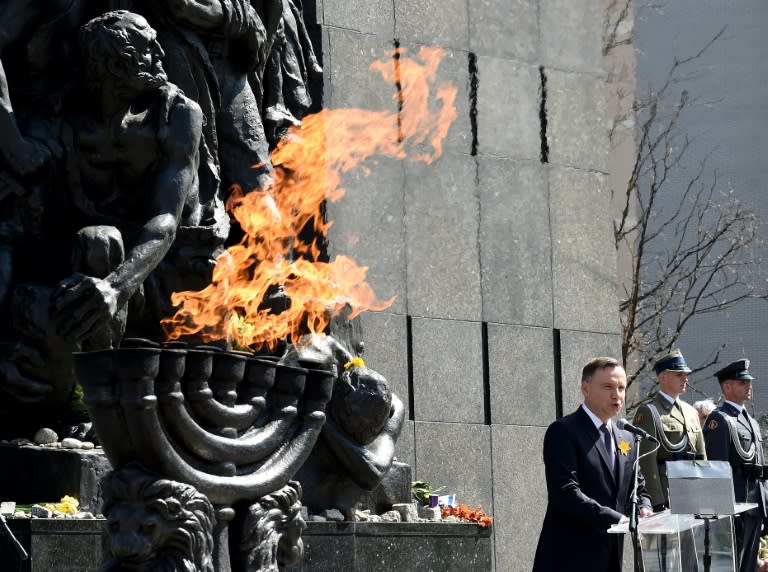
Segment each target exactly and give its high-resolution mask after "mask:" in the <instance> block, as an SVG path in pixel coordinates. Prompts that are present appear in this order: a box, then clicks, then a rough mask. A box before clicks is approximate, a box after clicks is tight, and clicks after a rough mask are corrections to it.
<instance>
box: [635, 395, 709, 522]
mask: <svg viewBox="0 0 768 572" xmlns="http://www.w3.org/2000/svg"><path fill="white" fill-rule="evenodd" d="M675 403H677V404H679V407H678V406H676V405H675V404H673V403H670V402H669V400H667V399H666V398H665V397H664V396H663V395H660V394H656V396H655V397H654V398H653V399H652V400H651V401H650V405H653V406H654V407H655V408H656V410H657V411H658V412H659V418H660V420H661V428H662V431H663V432H664V435H665V436H666V440H667V441H668V442H669V443H671V444H673V445H674V444H676V443H679V442H680V441H681V439H682V438H683V435H686V434H687V435H688V447H687V452H688V453H694V454H698V455H699V456H700V457H701V458H704V459H705V458H706V452H705V444H704V433H703V432H702V430H701V425H700V423H699V414H698V413H697V412H696V410H695V409H694V408H693V407H692V406H691V405H689V404H687V403H686V402H685V401H681V400H680V399H677V400H676V402H675ZM634 424H635V425H636V426H637V427H640V428H641V429H644V430H645V431H646V432H648V433H649V434H650V435H652V436H653V437H655V438H656V439H658V440H659V441H660V443H661V446H660V447H659V448H658V450H656V452H654V453H651V454H650V455H646V456H645V457H643V458H641V459H640V468H641V469H642V471H643V476H644V477H645V487H646V488H647V489H648V494H650V495H651V502H652V503H653V506H657V505H662V504H663V505H665V506H667V507H668V506H669V484H668V482H667V466H666V462H667V461H675V460H681V458H680V457H679V456H676V455H675V454H674V453H672V452H671V451H669V450H668V449H667V448H666V447H665V446H664V439H661V438H660V437H659V434H658V433H659V432H658V429H657V427H656V424H655V423H654V421H653V417H652V415H651V411H650V409H649V408H648V404H643V405H641V406H640V407H638V409H637V412H636V413H635V419H634ZM654 447H655V444H653V443H651V442H650V441H649V440H648V439H644V440H643V441H642V443H641V444H640V453H641V454H644V453H646V452H648V451H650V450H652V449H653V448H654Z"/></svg>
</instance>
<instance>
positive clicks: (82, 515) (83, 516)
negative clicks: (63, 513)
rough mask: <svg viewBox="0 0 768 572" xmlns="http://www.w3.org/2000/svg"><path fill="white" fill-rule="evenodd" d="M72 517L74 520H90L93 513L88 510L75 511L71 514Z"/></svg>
mask: <svg viewBox="0 0 768 572" xmlns="http://www.w3.org/2000/svg"><path fill="white" fill-rule="evenodd" d="M72 518H74V519H75V520H91V519H93V513H90V512H88V511H85V512H76V513H75V514H73V515H72Z"/></svg>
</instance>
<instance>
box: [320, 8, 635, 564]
mask: <svg viewBox="0 0 768 572" xmlns="http://www.w3.org/2000/svg"><path fill="white" fill-rule="evenodd" d="M316 8H317V9H316V15H317V16H316V18H317V21H316V22H315V23H314V25H316V26H317V29H318V30H320V32H321V33H320V36H321V38H322V48H323V49H322V59H323V66H324V70H325V82H324V104H325V105H327V106H331V107H334V106H335V107H350V106H357V107H362V108H365V109H374V110H390V111H392V110H394V111H396V108H397V103H396V97H394V96H395V95H396V94H395V92H394V91H393V86H387V85H385V84H383V82H382V81H381V80H380V79H379V78H377V77H376V76H374V75H373V74H371V73H370V72H369V71H368V69H367V68H368V65H369V64H370V63H371V62H372V61H373V60H375V59H380V58H382V57H384V58H386V57H391V50H392V48H393V47H394V46H400V47H401V48H404V49H405V50H406V54H407V53H408V52H409V51H411V52H412V51H415V50H417V49H418V48H419V47H421V46H423V45H439V46H442V47H443V48H445V49H446V57H445V59H444V60H443V62H442V64H441V66H440V68H439V70H438V74H437V76H438V81H445V80H450V81H452V82H453V83H454V84H455V85H456V87H457V88H458V98H457V103H456V107H457V113H458V117H457V120H456V121H455V123H454V124H453V126H452V127H451V130H450V131H449V133H448V135H447V138H446V141H445V145H444V153H443V155H442V156H441V157H440V158H439V159H438V160H436V161H435V162H434V163H432V164H431V165H425V164H422V163H415V162H410V161H407V160H405V161H401V162H398V161H393V160H389V159H384V158H376V160H375V161H372V162H370V163H369V164H367V165H366V166H367V167H368V168H369V169H370V173H369V174H368V176H367V177H356V176H349V177H348V179H349V180H345V186H346V188H347V190H348V192H347V195H346V196H345V197H344V198H343V199H342V200H340V201H339V202H337V203H333V204H329V205H328V211H327V212H328V217H329V218H330V219H332V220H334V221H335V222H334V226H333V227H332V229H331V232H330V235H329V245H328V252H329V255H330V256H334V255H336V254H347V255H350V256H352V257H353V258H355V259H356V260H357V261H358V262H359V263H361V264H362V265H364V266H367V267H368V269H369V279H370V282H371V284H372V285H373V287H374V288H375V290H376V291H377V293H378V294H379V296H380V297H381V298H390V297H392V296H395V297H396V299H395V301H394V303H393V304H392V305H391V306H390V307H389V308H388V309H387V310H386V311H385V312H382V313H378V314H367V315H364V316H362V317H361V318H360V323H361V327H362V331H363V336H364V341H365V359H366V363H367V364H368V365H369V366H370V367H373V368H374V369H376V370H378V371H380V372H381V373H382V374H384V375H385V376H386V377H387V378H388V379H389V380H390V381H391V383H392V385H393V387H394V388H395V391H396V393H397V394H398V395H399V396H400V397H401V398H402V400H403V401H404V402H405V403H406V407H407V411H408V421H407V423H406V426H405V428H404V431H403V436H402V437H401V440H400V442H399V444H398V453H397V455H398V457H399V458H400V459H402V460H404V461H406V462H409V463H411V464H412V466H413V470H414V478H416V479H419V480H426V481H429V482H430V483H431V484H433V485H434V486H439V485H444V486H445V487H446V489H447V490H450V491H453V492H455V493H456V494H457V495H458V497H459V499H460V500H461V501H462V502H464V503H467V504H470V505H474V506H476V505H481V506H482V507H483V508H484V509H485V510H486V512H488V513H491V514H493V515H494V517H495V519H496V524H495V527H494V530H493V535H494V546H495V555H494V563H493V567H494V568H495V570H499V571H517V570H520V571H523V570H530V567H531V563H532V558H533V554H534V551H535V546H536V540H537V538H538V533H539V528H540V525H541V520H542V518H543V514H544V506H545V502H546V491H545V488H544V471H543V464H542V461H541V445H542V440H543V436H544V431H545V430H546V427H547V426H548V425H549V423H551V422H552V421H553V420H554V419H555V418H556V417H557V416H559V415H563V414H564V413H569V412H571V411H572V410H573V409H574V408H575V407H576V406H577V405H578V404H579V403H580V402H581V395H580V391H579V383H578V382H579V375H580V368H581V366H582V365H583V363H584V362H585V361H586V360H587V359H589V358H590V357H593V356H596V355H606V354H607V355H614V356H615V355H618V353H619V349H620V348H619V344H620V335H619V321H618V302H617V295H616V254H615V248H614V246H613V244H612V230H611V224H612V220H611V215H610V196H609V194H610V193H609V186H608V172H607V171H608V157H609V144H608V133H607V129H608V121H607V116H608V112H607V109H606V106H607V104H606V98H605V96H604V91H605V81H606V78H605V74H604V72H603V69H602V49H601V48H602V26H603V21H604V18H603V12H604V9H605V6H604V2H603V0H547V1H544V0H482V1H477V2H475V1H470V0H418V1H416V0H388V1H382V0H376V1H373V2H363V1H362V0H322V1H321V0H317V7H316Z"/></svg>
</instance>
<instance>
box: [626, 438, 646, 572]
mask: <svg viewBox="0 0 768 572" xmlns="http://www.w3.org/2000/svg"><path fill="white" fill-rule="evenodd" d="M634 437H635V447H636V449H635V450H636V451H637V452H638V454H637V457H635V462H634V463H632V472H633V477H632V478H633V481H632V494H631V495H630V506H629V533H630V535H631V538H632V548H633V552H634V557H635V572H644V571H645V567H644V565H643V548H642V546H641V545H640V534H639V533H638V531H637V524H638V520H639V512H638V507H637V484H638V474H639V473H640V439H642V437H640V436H639V435H634Z"/></svg>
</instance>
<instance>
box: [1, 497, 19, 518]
mask: <svg viewBox="0 0 768 572" xmlns="http://www.w3.org/2000/svg"><path fill="white" fill-rule="evenodd" d="M14 512H16V503H15V502H13V501H6V502H0V514H2V515H4V516H10V515H12V514H13V513H14Z"/></svg>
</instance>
